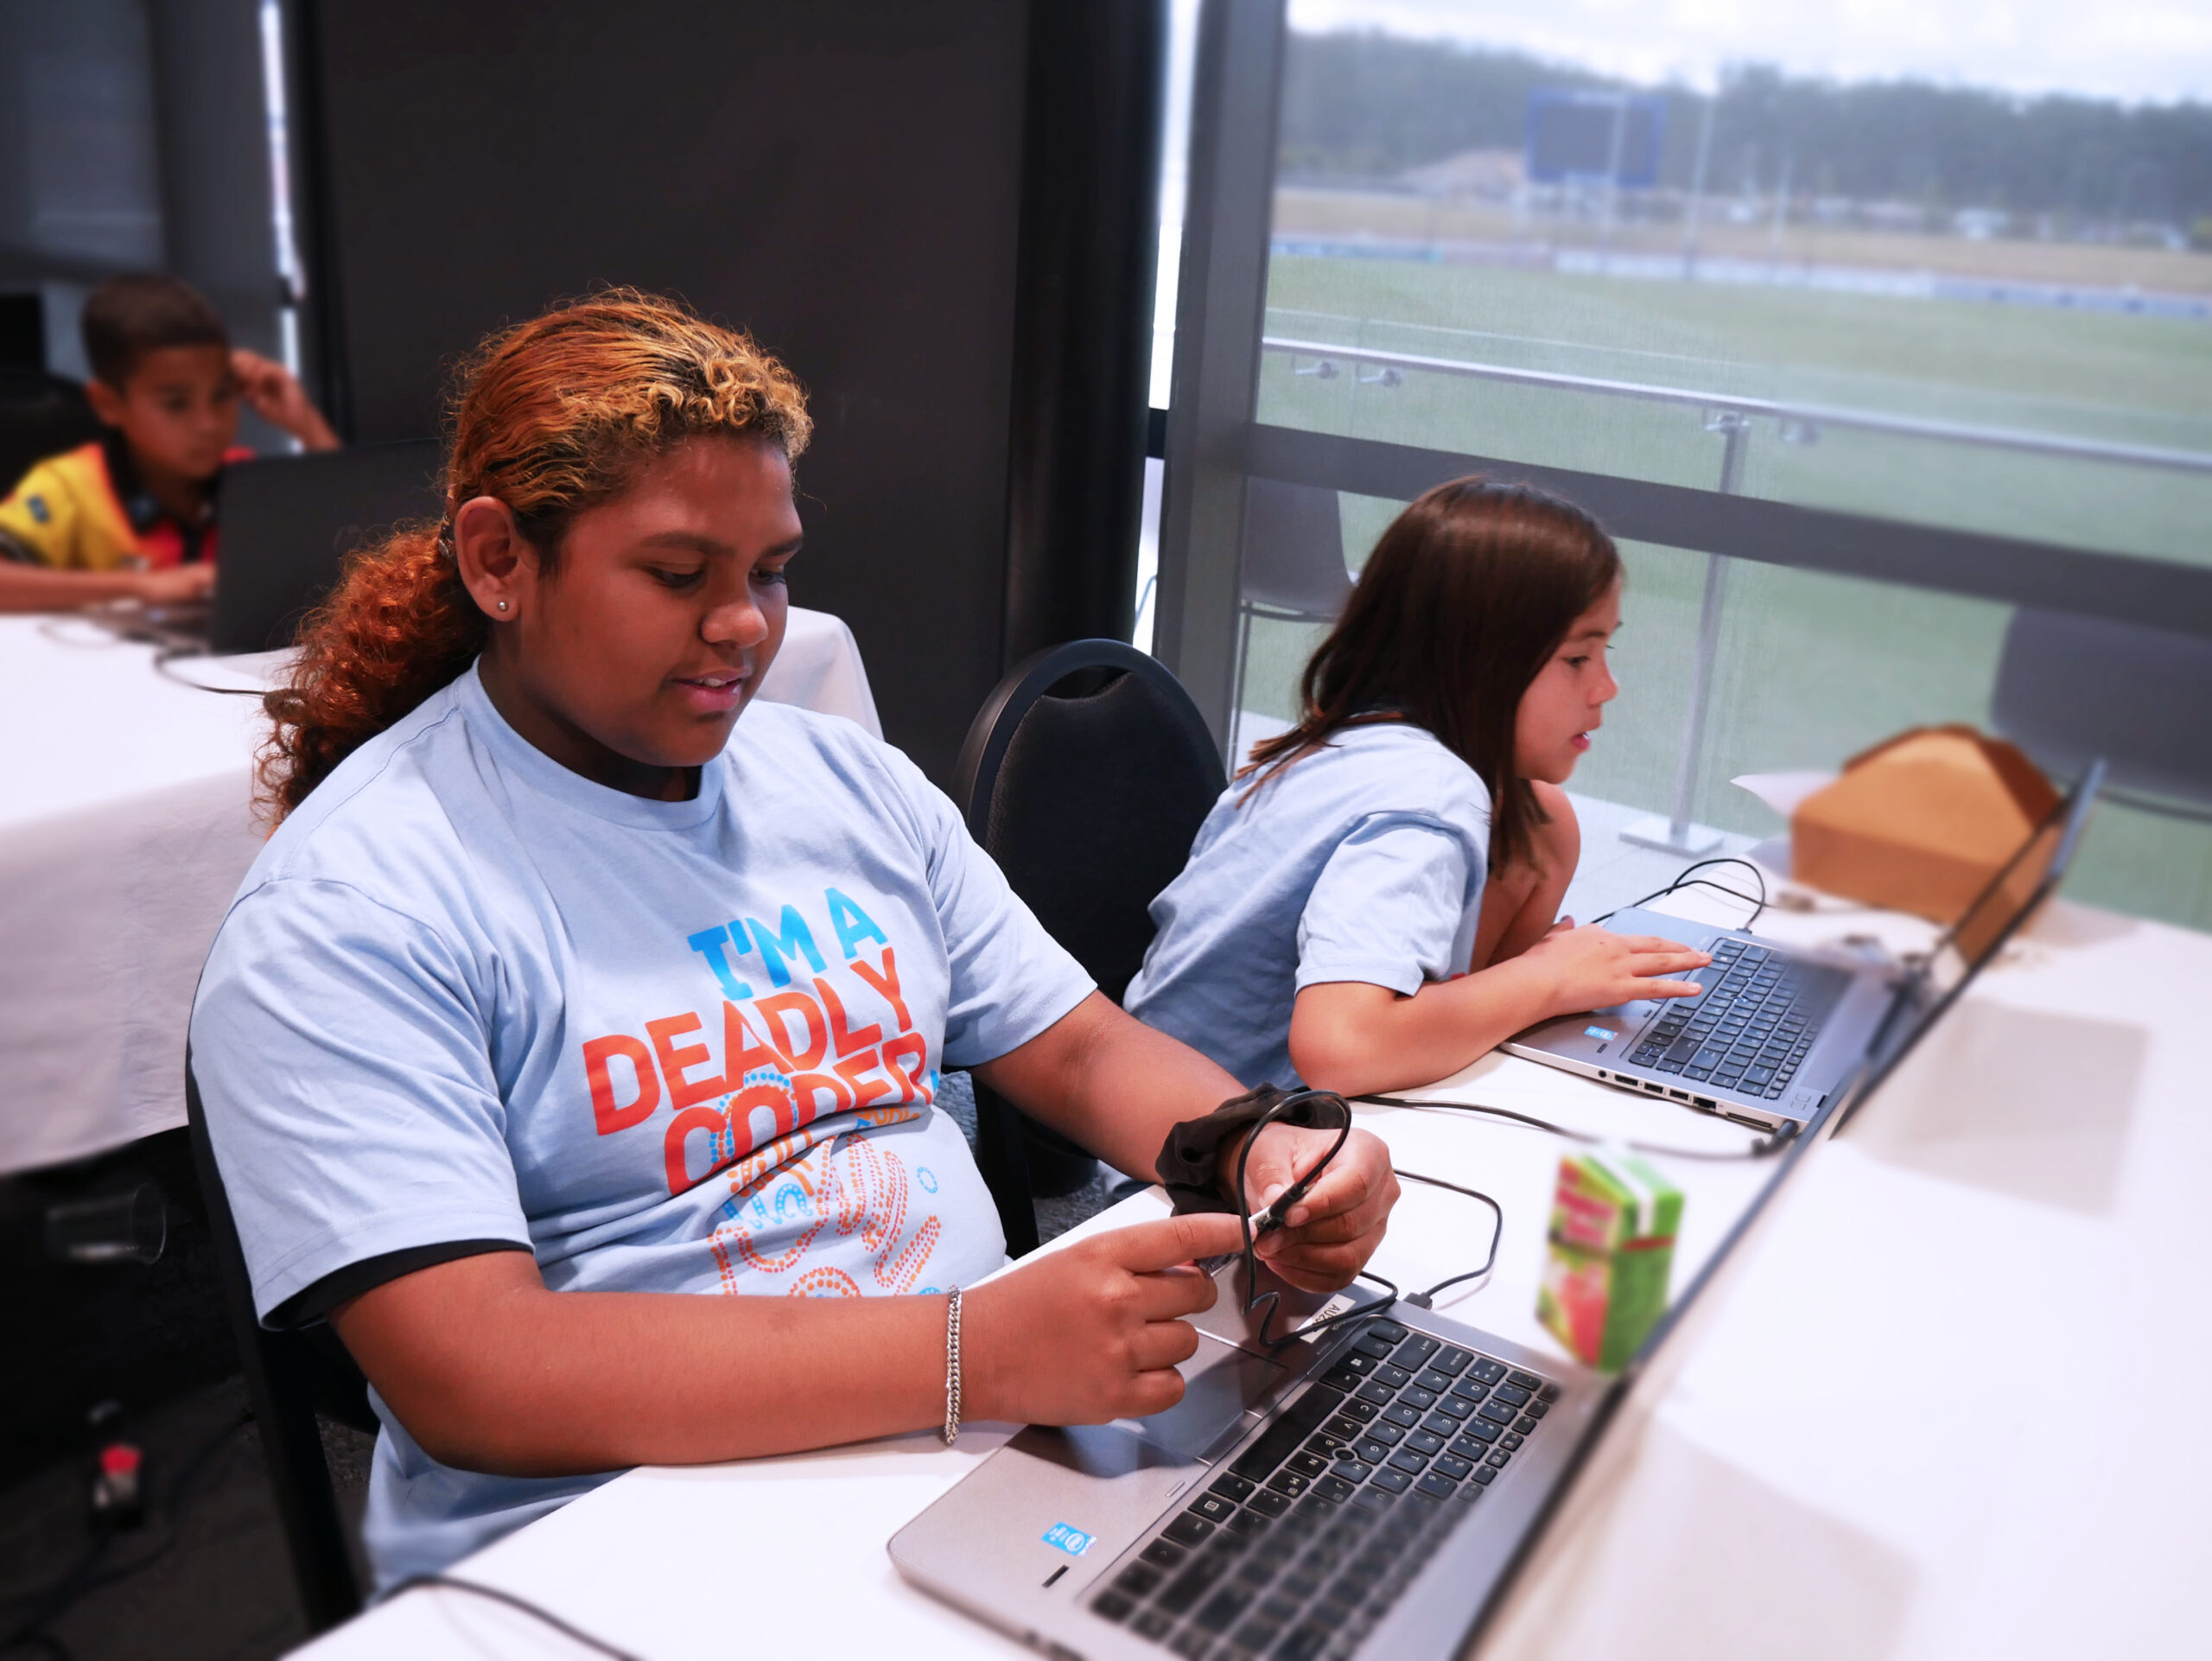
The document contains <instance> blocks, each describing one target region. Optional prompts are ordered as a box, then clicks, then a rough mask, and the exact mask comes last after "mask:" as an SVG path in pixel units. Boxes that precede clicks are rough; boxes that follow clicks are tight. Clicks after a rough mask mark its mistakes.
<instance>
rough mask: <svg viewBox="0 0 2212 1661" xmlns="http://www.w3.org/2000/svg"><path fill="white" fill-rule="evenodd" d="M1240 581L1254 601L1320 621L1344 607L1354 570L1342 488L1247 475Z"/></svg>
mask: <svg viewBox="0 0 2212 1661" xmlns="http://www.w3.org/2000/svg"><path fill="white" fill-rule="evenodd" d="M1237 586H1238V590H1239V592H1240V593H1242V595H1243V597H1244V601H1245V603H1246V604H1248V605H1255V606H1264V607H1266V608H1268V609H1269V610H1271V611H1282V612H1290V613H1293V614H1296V615H1297V616H1299V617H1302V618H1309V619H1313V620H1316V621H1318V620H1323V619H1326V618H1333V617H1334V616H1335V615H1336V614H1338V612H1339V611H1341V610H1343V609H1344V597H1345V596H1346V595H1349V594H1351V571H1349V570H1346V569H1345V567H1344V509H1343V506H1342V505H1341V504H1340V502H1339V501H1338V496H1337V493H1336V492H1335V491H1333V490H1325V489H1323V488H1321V487H1319V486H1316V485H1295V484H1286V483H1284V482H1283V481H1282V480H1279V479H1247V480H1245V481H1244V546H1243V563H1242V565H1241V566H1240V567H1239V568H1238V576H1237Z"/></svg>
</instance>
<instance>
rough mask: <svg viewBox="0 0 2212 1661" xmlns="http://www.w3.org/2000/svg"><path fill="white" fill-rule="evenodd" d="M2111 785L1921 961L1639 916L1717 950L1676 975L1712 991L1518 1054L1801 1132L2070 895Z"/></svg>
mask: <svg viewBox="0 0 2212 1661" xmlns="http://www.w3.org/2000/svg"><path fill="white" fill-rule="evenodd" d="M2103 779H2104V764H2103V763H2102V762H2101V761H2100V762H2096V763H2094V764H2093V765H2092V766H2091V767H2090V768H2089V770H2088V773H2085V774H2084V775H2083V777H2082V780H2081V782H2080V783H2079V784H2078V785H2077V786H2075V789H2074V791H2073V792H2072V794H2071V795H2069V797H2067V798H2066V799H2064V800H2063V801H2061V802H2060V803H2059V805H2058V806H2057V807H2056V809H2054V810H2053V811H2052V812H2051V813H2050V816H2049V817H2048V818H2046V819H2045V820H2044V823H2043V824H2039V825H2037V827H2036V829H2035V830H2034V831H2031V832H2030V833H2029V835H2028V837H2027V839H2026V840H2025V841H2024V842H2023V843H2021V844H2020V846H2019V848H2018V850H2017V851H2015V852H2014V854H2013V855H2012V858H2011V859H2010V860H2008V861H2007V862H2005V867H2004V869H2002V870H2000V871H1999V873H1998V874H1997V875H1996V876H1995V877H1993V879H1991V881H1990V882H1989V883H1988V885H1987V886H1986V888H1983V890H1982V891H1981V893H1980V894H1979V895H1977V896H1976V897H1975V899H1974V902H1973V903H1972V904H1971V905H1969V906H1968V907H1967V909H1966V910H1965V912H1964V913H1961V916H1960V917H1959V919H1958V920H1957V921H1956V922H1955V923H1953V924H1952V925H1951V926H1950V927H1949V928H1948V929H1946V930H1945V931H1944V932H1943V933H1942V937H1941V938H1940V939H1938V940H1937V942H1936V945H1935V946H1934V948H1932V949H1931V950H1930V951H1929V952H1928V953H1927V954H1926V956H1925V957H1923V958H1919V959H1917V960H1916V961H1915V962H1913V963H1910V964H1904V965H1901V966H1893V965H1886V964H1885V965H1879V966H1877V965H1872V964H1867V963H1866V961H1865V960H1864V959H1861V958H1854V957H1852V956H1850V955H1848V954H1847V953H1844V952H1830V951H1809V950H1806V949H1803V948H1798V947H1790V946H1784V945H1777V944H1776V943H1775V942H1774V941H1772V940H1766V939H1759V938H1758V937H1757V936H1755V935H1752V934H1749V933H1746V932H1744V931H1743V930H1741V929H1728V928H1715V927H1713V926H1711V925H1710V924H1705V923H1693V922H1688V921H1686V920H1683V919H1681V918H1679V917H1669V916H1665V915H1662V913H1657V912H1649V911H1640V910H1636V909H1632V908H1631V909H1630V910H1625V911H1621V912H1617V913H1614V915H1613V918H1612V920H1611V924H1610V926H1611V927H1612V928H1614V929H1616V930H1618V932H1621V933H1624V934H1656V935H1660V936H1662V937H1663V938H1665V939H1670V940H1679V941H1681V943H1682V944H1683V945H1686V946H1688V947H1689V948H1691V949H1692V950H1693V951H1707V952H1710V953H1712V954H1713V962H1712V963H1711V964H1709V965H1707V967H1706V968H1703V969H1700V970H1697V971H1694V972H1693V973H1691V974H1688V975H1684V976H1681V977H1677V978H1680V979H1683V980H1694V981H1697V982H1698V983H1700V984H1701V985H1702V986H1704V988H1705V991H1704V993H1703V994H1702V995H1701V996H1698V997H1694V998H1645V999H1639V1000H1637V1002H1632V1003H1620V1004H1615V1005H1613V1006H1612V1007H1611V1008H1610V1009H1596V1010H1592V1011H1591V1012H1589V1013H1588V1014H1586V1015H1562V1016H1560V1017H1559V1018H1557V1019H1555V1020H1552V1021H1542V1022H1540V1023H1539V1024H1537V1025H1536V1026H1534V1027H1531V1028H1529V1029H1528V1030H1527V1031H1526V1032H1523V1033H1521V1034H1517V1035H1516V1036H1515V1037H1514V1038H1513V1039H1511V1040H1510V1041H1508V1042H1507V1043H1506V1044H1505V1046H1504V1048H1505V1051H1506V1053H1508V1054H1510V1055H1518V1056H1524V1057H1526V1058H1527V1059H1528V1060H1531V1061H1541V1062H1542V1063H1543V1064H1544V1065H1545V1066H1554V1067H1560V1068H1563V1069H1565V1070H1566V1071H1567V1072H1577V1073H1580V1074H1581V1075H1582V1076H1583V1077H1584V1078H1586V1079H1599V1080H1602V1081H1603V1082H1605V1083H1606V1084H1610V1085H1619V1086H1620V1087H1621V1088H1623V1089H1624V1090H1633V1091H1637V1092H1639V1093H1641V1094H1644V1095H1649V1096H1658V1097H1662V1098H1666V1099H1668V1100H1669V1101H1673V1102H1676V1103H1680V1104H1683V1105H1686V1106H1689V1107H1694V1108H1700V1109H1702V1110H1704V1111H1707V1112H1710V1113H1718V1114H1720V1115H1722V1116H1723V1117H1727V1118H1731V1119H1734V1120H1737V1121H1738V1122H1739V1123H1745V1124H1751V1125H1757V1126H1759V1127H1761V1128H1763V1129H1767V1130H1777V1129H1780V1128H1781V1127H1783V1126H1784V1125H1789V1126H1791V1127H1792V1128H1794V1129H1800V1130H1802V1128H1803V1127H1804V1126H1805V1125H1807V1124H1808V1123H1810V1122H1811V1121H1812V1119H1813V1117H1814V1116H1815V1114H1817V1113H1818V1112H1819V1111H1821V1107H1822V1105H1823V1104H1827V1103H1828V1102H1830V1101H1833V1100H1834V1099H1836V1098H1837V1097H1838V1094H1839V1091H1840V1087H1841V1086H1842V1085H1843V1084H1844V1083H1845V1081H1846V1080H1847V1079H1850V1078H1851V1077H1852V1076H1853V1072H1854V1070H1856V1069H1857V1068H1858V1067H1859V1066H1860V1064H1861V1063H1862V1061H1864V1060H1866V1058H1867V1056H1868V1054H1869V1053H1870V1049H1872V1047H1875V1046H1876V1041H1877V1035H1878V1034H1887V1035H1892V1036H1904V1035H1910V1036H1911V1037H1917V1036H1918V1034H1919V1033H1920V1032H1921V1031H1922V1030H1923V1029H1924V1028H1925V1026H1926V1025H1927V1020H1926V1019H1922V1018H1920V1017H1923V1016H1925V1017H1927V1018H1929V1019H1932V1017H1933V1015H1934V1014H1935V1013H1936V1007H1935V1006H1936V1003H1937V1002H1940V1001H1948V998H1949V997H1952V996H1956V995H1957V992H1958V990H1959V988H1960V987H1961V985H1963V983H1964V981H1965V979H1966V978H1967V977H1970V976H1971V975H1972V974H1973V973H1974V971H1976V970H1979V969H1980V967H1981V965H1982V964H1985V963H1986V962H1987V961H1988V960H1989V958H1990V957H1991V956H1992V955H1993V953H1994V952H1995V951H1996V950H1997V949H1998V947H1999V946H2000V945H2003V944H2004V942H2005V939H2007V938H2008V937H2009V936H2010V935H2011V934H2012V931H2013V929H2015V928H2016V927H2017V926H2018V925H2019V923H2020V922H2021V921H2022V920H2024V918H2025V917H2026V916H2027V914H2028V913H2030V912H2031V911H2032V910H2034V909H2035V907H2036V906H2037V904H2039V903H2040V902H2041V901H2042V900H2043V899H2044V896H2045V895H2046V894H2049V893H2050V891H2051V890H2052V889H2053V888H2056V886H2057V882H2058V879H2059V878H2060V877H2061V876H2063V875H2064V874H2065V870H2066V867H2067V864H2068V862H2069V861H2070V860H2071V859H2072V857H2073V854H2074V849H2075V843H2077V842H2078V841H2079V840H2080V836H2081V830H2082V824H2084V823H2085V822H2086V820H2087V818H2088V811H2089V807H2090V805H2091V804H2092V803H2093V802H2094V800H2095V799H2096V793H2097V790H2098V787H2099V786H2100V785H2101V783H2102V782H2103Z"/></svg>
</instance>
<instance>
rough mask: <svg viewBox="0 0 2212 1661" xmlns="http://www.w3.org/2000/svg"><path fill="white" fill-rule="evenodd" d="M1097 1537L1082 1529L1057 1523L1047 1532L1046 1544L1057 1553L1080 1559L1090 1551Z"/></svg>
mask: <svg viewBox="0 0 2212 1661" xmlns="http://www.w3.org/2000/svg"><path fill="white" fill-rule="evenodd" d="M1044 1538H1045V1543H1046V1545H1048V1546H1051V1547H1052V1549H1053V1550H1056V1551H1065V1552H1066V1553H1067V1554H1068V1556H1071V1557H1080V1556H1083V1554H1084V1552H1086V1551H1088V1550H1090V1543H1091V1541H1093V1540H1094V1539H1096V1535H1091V1534H1085V1533H1084V1531H1082V1530H1081V1529H1078V1528H1070V1527H1069V1526H1068V1525H1067V1524H1065V1523H1055V1524H1052V1527H1050V1528H1048V1529H1046V1531H1045V1536H1044Z"/></svg>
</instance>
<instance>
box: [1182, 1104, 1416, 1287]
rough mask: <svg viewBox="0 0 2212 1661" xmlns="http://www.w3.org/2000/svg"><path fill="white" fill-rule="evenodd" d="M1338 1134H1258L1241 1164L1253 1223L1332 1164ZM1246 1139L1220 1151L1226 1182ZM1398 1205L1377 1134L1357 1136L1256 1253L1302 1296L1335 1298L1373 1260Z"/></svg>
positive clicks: (1287, 1129)
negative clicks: (1333, 1294)
mask: <svg viewBox="0 0 2212 1661" xmlns="http://www.w3.org/2000/svg"><path fill="white" fill-rule="evenodd" d="M1256 1136H1257V1140H1255V1142H1253V1144H1252V1150H1251V1154H1250V1156H1249V1158H1248V1159H1247V1160H1246V1161H1245V1164H1244V1194H1245V1201H1246V1203H1247V1204H1248V1205H1249V1206H1251V1208H1252V1215H1253V1217H1254V1218H1255V1219H1258V1218H1259V1217H1260V1215H1261V1213H1262V1212H1263V1211H1265V1210H1267V1209H1268V1207H1270V1206H1273V1205H1274V1201H1275V1199H1276V1197H1277V1196H1278V1195H1280V1194H1282V1193H1286V1192H1287V1190H1289V1189H1290V1187H1291V1186H1292V1185H1293V1184H1294V1182H1296V1181H1298V1180H1299V1179H1300V1177H1303V1176H1305V1175H1306V1174H1308V1173H1310V1172H1311V1171H1313V1168H1314V1167H1315V1166H1317V1165H1319V1163H1320V1162H1321V1161H1322V1160H1324V1159H1325V1158H1326V1157H1327V1155H1328V1152H1329V1149H1331V1148H1332V1147H1333V1146H1334V1145H1335V1143H1336V1141H1337V1136H1338V1131H1337V1130H1334V1129H1329V1130H1304V1129H1301V1128H1300V1127H1299V1126H1296V1125H1291V1124H1267V1125H1263V1126H1262V1127H1261V1129H1260V1130H1259V1131H1258V1132H1257V1133H1256ZM1243 1140H1244V1138H1243V1137H1241V1136H1240V1137H1237V1138H1235V1139H1234V1140H1232V1141H1231V1142H1230V1143H1229V1144H1228V1146H1227V1147H1225V1148H1224V1149H1223V1152H1222V1162H1221V1171H1222V1180H1223V1181H1224V1183H1230V1182H1234V1181H1236V1156H1237V1152H1238V1149H1239V1148H1240V1146H1241V1144H1242V1143H1243ZM1397 1200H1398V1179H1397V1177H1396V1176H1395V1174H1393V1173H1392V1171H1391V1169H1390V1150H1389V1149H1388V1148H1386V1147H1384V1146H1383V1142H1382V1139H1381V1138H1380V1137H1378V1136H1376V1135H1375V1134H1374V1133H1373V1132H1372V1131H1368V1130H1354V1131H1353V1132H1352V1133H1351V1136H1350V1137H1349V1138H1348V1139H1347V1140H1346V1141H1345V1142H1344V1149H1343V1150H1342V1151H1341V1152H1339V1153H1338V1155H1337V1156H1336V1158H1335V1159H1333V1160H1331V1161H1329V1163H1328V1165H1327V1167H1326V1168H1325V1169H1323V1170H1322V1172H1321V1174H1319V1176H1318V1177H1316V1178H1314V1180H1313V1187H1311V1188H1310V1189H1309V1190H1307V1192H1306V1193H1305V1195H1304V1196H1303V1197H1302V1198H1298V1199H1295V1200H1293V1201H1292V1203H1291V1204H1290V1206H1289V1207H1288V1209H1287V1211H1286V1212H1284V1214H1283V1215H1282V1216H1281V1217H1280V1218H1278V1219H1274V1220H1275V1221H1277V1222H1279V1223H1280V1224H1281V1226H1280V1227H1276V1228H1270V1229H1268V1231H1266V1232H1265V1233H1263V1234H1261V1235H1259V1236H1258V1238H1257V1240H1256V1250H1257V1251H1258V1252H1259V1255H1260V1256H1261V1257H1263V1258H1265V1259H1266V1260H1267V1263H1268V1267H1269V1268H1270V1269H1272V1270H1274V1272H1275V1273H1276V1274H1278V1275H1280V1276H1282V1277H1283V1279H1285V1280H1287V1281H1288V1282H1290V1283H1291V1284H1292V1285H1293V1286H1295V1287H1297V1288H1299V1289H1300V1290H1301V1291H1307V1292H1330V1291H1334V1290H1336V1289H1338V1287H1341V1286H1346V1285H1349V1284H1350V1283H1351V1278H1352V1276H1355V1275H1357V1273H1358V1272H1359V1271H1360V1270H1362V1269H1363V1268H1364V1267H1365V1266H1366V1264H1367V1260H1368V1259H1369V1258H1370V1257H1373V1256H1374V1255H1375V1250H1376V1247H1377V1246H1379V1245H1381V1244H1383V1233H1384V1231H1385V1230H1386V1228H1387V1227H1388V1225H1389V1217H1390V1207H1391V1206H1394V1205H1395V1204H1396V1203H1397Z"/></svg>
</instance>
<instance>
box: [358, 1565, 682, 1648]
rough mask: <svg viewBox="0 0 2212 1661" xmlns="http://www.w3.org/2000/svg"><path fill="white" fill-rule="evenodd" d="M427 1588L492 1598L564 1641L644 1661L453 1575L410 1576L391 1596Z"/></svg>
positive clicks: (520, 1600) (510, 1596)
mask: <svg viewBox="0 0 2212 1661" xmlns="http://www.w3.org/2000/svg"><path fill="white" fill-rule="evenodd" d="M424 1586H442V1587H444V1588H447V1589H448V1590H449V1591H454V1592H471V1593H474V1594H475V1595H476V1596H478V1597H480V1598H488V1599H490V1600H491V1601H493V1602H494V1603H504V1604H505V1605H506V1606H507V1607H509V1608H510V1609H519V1610H520V1611H521V1612H522V1613H524V1614H526V1615H528V1616H529V1617H530V1618H531V1620H539V1621H543V1623H544V1624H545V1625H546V1626H550V1627H551V1628H552V1629H553V1630H554V1631H555V1632H558V1633H560V1634H561V1635H562V1636H563V1638H567V1639H573V1640H574V1641H575V1642H576V1643H578V1644H581V1645H583V1646H584V1647H585V1648H586V1649H588V1650H592V1651H596V1652H597V1653H598V1654H601V1655H605V1656H611V1657H612V1658H613V1661H641V1658H639V1657H638V1656H636V1655H633V1654H632V1653H631V1651H628V1650H623V1649H617V1648H616V1647H615V1646H614V1645H612V1644H610V1643H608V1642H607V1640H606V1639H603V1638H594V1637H593V1636H592V1635H591V1634H590V1633H589V1632H585V1631H584V1630H583V1629H582V1627H580V1626H570V1625H569V1623H568V1622H567V1621H565V1620H562V1619H561V1617H560V1616H558V1615H556V1614H555V1613H553V1612H552V1611H551V1610H550V1609H543V1608H540V1607H538V1606H537V1604H534V1603H532V1602H531V1601H530V1600H529V1599H528V1598H520V1597H517V1596H516V1595H515V1594H513V1593H512V1592H502V1591H501V1590H500V1589H499V1588H498V1587H496V1586H486V1585H485V1584H484V1583H483V1582H482V1581H464V1580H461V1579H458V1578H456V1577H455V1576H454V1575H435V1574H432V1575H409V1576H408V1577H407V1578H406V1579H405V1580H404V1581H400V1583H399V1584H398V1585H397V1586H395V1587H393V1588H391V1594H390V1596H391V1597H394V1598H396V1597H397V1596H399V1595H400V1594H402V1593H403V1592H412V1591H414V1590H415V1589H416V1588H418V1587H424Z"/></svg>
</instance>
